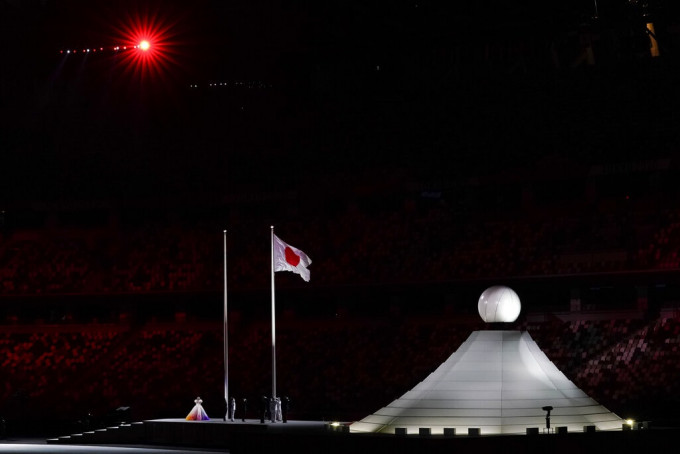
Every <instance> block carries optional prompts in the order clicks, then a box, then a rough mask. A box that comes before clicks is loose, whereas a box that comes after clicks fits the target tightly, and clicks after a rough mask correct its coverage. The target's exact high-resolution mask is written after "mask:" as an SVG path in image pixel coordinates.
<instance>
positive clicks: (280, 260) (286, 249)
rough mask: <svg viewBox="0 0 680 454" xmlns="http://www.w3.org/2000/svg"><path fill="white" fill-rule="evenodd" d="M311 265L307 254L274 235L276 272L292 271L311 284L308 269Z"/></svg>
mask: <svg viewBox="0 0 680 454" xmlns="http://www.w3.org/2000/svg"><path fill="white" fill-rule="evenodd" d="M311 264H312V260H311V259H310V258H309V257H307V254H305V253H304V252H302V251H301V250H300V249H298V248H295V247H293V246H290V245H288V244H286V243H285V242H283V241H282V240H281V238H279V237H278V236H276V235H274V271H292V272H293V273H296V274H299V275H300V276H302V279H304V280H305V281H307V282H309V270H308V269H307V267H308V266H309V265H311Z"/></svg>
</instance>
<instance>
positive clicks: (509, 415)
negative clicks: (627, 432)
mask: <svg viewBox="0 0 680 454" xmlns="http://www.w3.org/2000/svg"><path fill="white" fill-rule="evenodd" d="M544 406H552V407H553V410H552V411H551V414H550V426H551V428H554V427H558V426H567V428H568V431H569V432H573V431H577V432H582V431H583V426H596V427H597V430H621V424H622V422H623V421H622V419H621V418H620V417H618V416H617V415H615V414H614V413H612V412H610V411H609V410H607V409H606V408H605V407H603V406H602V405H600V404H598V403H597V402H595V400H593V399H592V398H590V397H588V396H587V395H586V394H585V393H584V392H583V391H581V390H580V389H579V388H577V387H576V385H574V383H572V382H571V381H570V380H569V379H568V378H567V377H565V375H564V374H563V373H562V372H560V371H559V370H558V369H557V367H555V365H554V364H553V363H552V362H551V361H550V360H549V359H548V358H547V357H546V356H545V354H544V353H543V352H542V351H541V350H540V349H539V348H538V345H536V342H534V340H533V339H532V338H531V336H530V335H529V333H528V332H520V331H475V332H473V333H472V334H470V337H469V338H468V339H467V340H466V341H465V342H464V343H463V344H462V345H461V346H460V348H459V349H458V350H457V351H456V352H455V353H453V354H452V355H451V356H450V357H449V359H447V360H446V361H445V362H444V363H443V364H442V365H441V366H439V368H437V370H435V371H434V372H433V373H431V374H430V375H429V376H428V377H427V378H426V379H425V380H423V381H422V382H420V383H419V384H418V385H416V387H415V388H413V389H412V390H411V391H409V392H407V393H406V394H404V395H403V396H401V397H400V398H399V399H397V400H395V401H394V402H392V403H391V404H389V405H388V406H387V407H384V408H381V409H380V410H378V411H377V412H375V413H374V414H372V415H370V416H367V417H365V418H364V419H362V420H361V421H358V422H355V423H354V424H352V425H351V426H350V431H351V432H382V433H394V429H395V428H396V427H404V428H406V429H407V430H408V433H418V429H419V428H421V427H429V428H430V430H431V433H433V434H441V433H443V432H444V428H445V427H452V428H455V429H456V433H458V434H467V430H468V428H471V427H474V428H479V429H480V431H481V433H482V434H513V433H518V434H519V433H526V428H527V427H538V428H539V430H542V429H543V428H544V427H545V425H546V421H545V416H546V412H545V411H543V410H542V407H544Z"/></svg>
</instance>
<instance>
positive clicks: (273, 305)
mask: <svg viewBox="0 0 680 454" xmlns="http://www.w3.org/2000/svg"><path fill="white" fill-rule="evenodd" d="M271 243H272V253H271V256H272V267H271V280H272V399H274V398H276V311H275V298H274V226H273V225H272V226H271Z"/></svg>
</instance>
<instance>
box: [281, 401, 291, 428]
mask: <svg viewBox="0 0 680 454" xmlns="http://www.w3.org/2000/svg"><path fill="white" fill-rule="evenodd" d="M289 407H290V397H288V396H283V400H282V401H281V413H282V415H281V416H283V422H288V408H289Z"/></svg>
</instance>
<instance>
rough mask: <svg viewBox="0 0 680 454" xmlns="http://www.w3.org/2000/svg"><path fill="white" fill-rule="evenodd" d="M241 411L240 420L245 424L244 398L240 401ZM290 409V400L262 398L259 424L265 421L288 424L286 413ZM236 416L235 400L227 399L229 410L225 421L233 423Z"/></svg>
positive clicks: (246, 403) (246, 406)
mask: <svg viewBox="0 0 680 454" xmlns="http://www.w3.org/2000/svg"><path fill="white" fill-rule="evenodd" d="M242 405H243V410H242V412H241V420H242V421H243V422H245V420H246V414H247V412H248V400H247V399H246V398H245V397H244V398H243V400H242ZM289 407H290V398H288V397H286V396H284V397H283V399H281V398H280V397H267V396H262V398H261V408H260V410H261V411H260V423H262V424H264V422H265V421H270V422H288V419H287V413H288V408H289ZM235 416H236V399H235V398H234V397H232V398H231V399H229V409H228V412H227V418H226V419H227V420H229V421H232V422H233V421H234V418H235Z"/></svg>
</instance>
